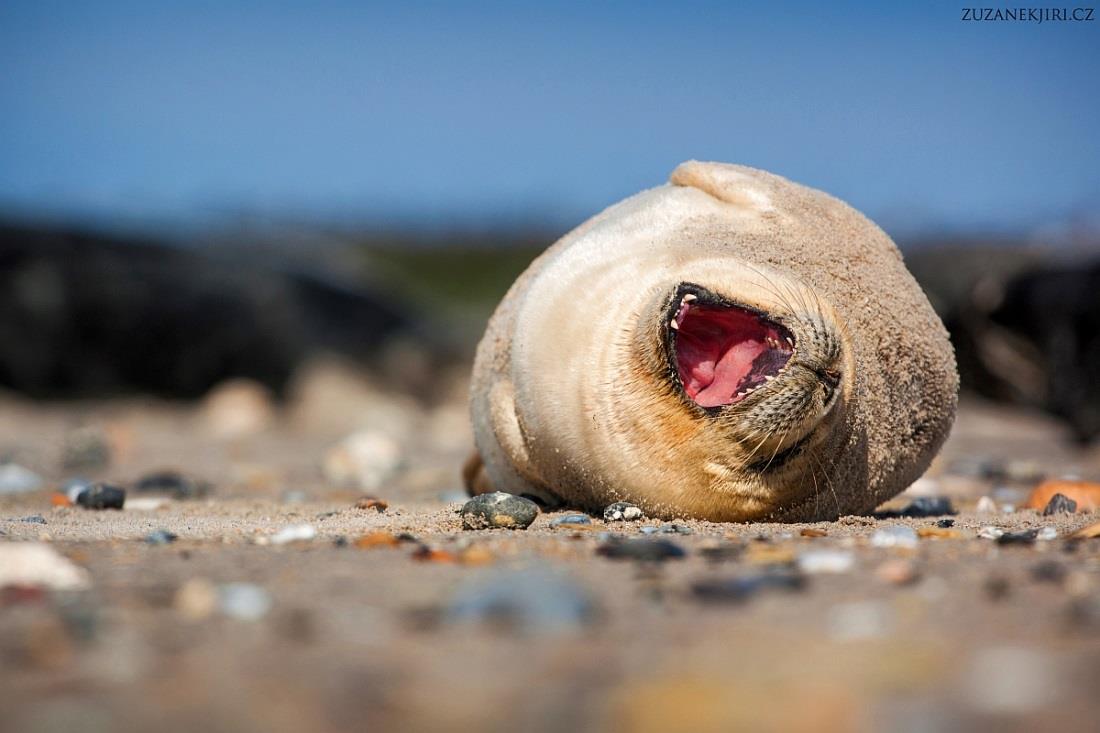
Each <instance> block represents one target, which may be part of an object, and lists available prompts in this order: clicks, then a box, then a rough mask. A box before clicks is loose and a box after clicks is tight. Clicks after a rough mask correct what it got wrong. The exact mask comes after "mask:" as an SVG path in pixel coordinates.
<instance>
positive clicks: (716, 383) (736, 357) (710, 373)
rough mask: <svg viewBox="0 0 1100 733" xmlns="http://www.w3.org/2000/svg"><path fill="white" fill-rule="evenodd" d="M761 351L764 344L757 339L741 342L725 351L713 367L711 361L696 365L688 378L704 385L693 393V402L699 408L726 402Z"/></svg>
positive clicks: (734, 392)
mask: <svg viewBox="0 0 1100 733" xmlns="http://www.w3.org/2000/svg"><path fill="white" fill-rule="evenodd" d="M763 350H764V344H762V343H760V342H758V341H742V342H741V343H739V344H735V345H734V346H733V347H732V348H730V349H729V350H728V351H726V353H725V354H723V355H722V358H721V359H720V360H719V362H718V365H717V366H716V367H715V366H714V363H713V362H700V363H699V364H696V365H695V368H693V369H692V372H691V381H692V382H693V383H695V384H698V385H700V386H702V385H705V386H703V388H702V389H700V390H699V391H698V392H697V393H696V394H695V402H696V403H697V404H699V405H701V406H702V407H717V406H718V405H724V404H728V403H729V402H730V398H731V397H732V396H733V395H734V394H736V392H737V385H739V384H741V381H742V380H743V379H744V378H745V377H746V376H747V375H748V373H749V371H750V370H751V369H752V363H753V360H754V359H756V357H757V356H759V355H760V352H762V351H763ZM708 381H709V384H708Z"/></svg>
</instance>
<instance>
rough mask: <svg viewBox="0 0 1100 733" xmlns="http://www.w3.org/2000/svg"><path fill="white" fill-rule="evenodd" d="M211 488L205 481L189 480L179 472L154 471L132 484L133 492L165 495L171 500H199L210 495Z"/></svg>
mask: <svg viewBox="0 0 1100 733" xmlns="http://www.w3.org/2000/svg"><path fill="white" fill-rule="evenodd" d="M212 488H213V487H212V486H211V485H210V484H209V483H207V482H206V481H199V480H197V479H193V478H189V477H188V476H185V475H183V474H182V473H180V472H179V471H156V472H154V473H150V474H146V475H145V476H142V477H141V478H139V479H138V480H137V483H136V484H134V491H136V492H138V493H141V494H167V495H169V496H171V497H172V498H173V499H183V500H186V499H201V498H203V497H205V496H207V495H209V494H210V491H211V489H212Z"/></svg>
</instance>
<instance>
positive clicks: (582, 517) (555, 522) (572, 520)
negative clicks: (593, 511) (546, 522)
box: [550, 514, 592, 527]
mask: <svg viewBox="0 0 1100 733" xmlns="http://www.w3.org/2000/svg"><path fill="white" fill-rule="evenodd" d="M563 524H592V520H591V519H590V518H589V517H588V515H587V514H566V515H565V516H564V517H557V518H556V519H551V520H550V526H551V527H559V526H561V525H563Z"/></svg>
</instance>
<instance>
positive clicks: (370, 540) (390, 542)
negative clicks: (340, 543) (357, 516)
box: [344, 530, 401, 550]
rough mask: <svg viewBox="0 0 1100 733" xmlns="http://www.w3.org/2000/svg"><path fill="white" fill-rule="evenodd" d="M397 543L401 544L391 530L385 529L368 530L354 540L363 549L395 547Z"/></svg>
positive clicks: (345, 542) (345, 541)
mask: <svg viewBox="0 0 1100 733" xmlns="http://www.w3.org/2000/svg"><path fill="white" fill-rule="evenodd" d="M344 544H347V540H346V539H345V540H344ZM399 544H401V540H399V539H397V537H396V536H394V534H393V533H392V532H387V531H385V530H376V531H374V532H368V533H367V534H365V535H363V536H362V537H360V538H359V539H357V540H355V546H356V547H358V548H360V549H364V550H366V549H371V548H374V547H397V546H398V545H399Z"/></svg>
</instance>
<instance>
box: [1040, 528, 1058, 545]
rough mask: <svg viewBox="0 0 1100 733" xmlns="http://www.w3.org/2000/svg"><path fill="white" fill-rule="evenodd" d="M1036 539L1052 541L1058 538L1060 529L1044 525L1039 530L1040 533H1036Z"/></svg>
mask: <svg viewBox="0 0 1100 733" xmlns="http://www.w3.org/2000/svg"><path fill="white" fill-rule="evenodd" d="M1035 539H1037V540H1039V541H1040V542H1050V541H1051V540H1056V539H1058V530H1056V529H1055V528H1054V527H1043V528H1042V529H1040V530H1039V533H1038V534H1037V535H1035Z"/></svg>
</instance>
